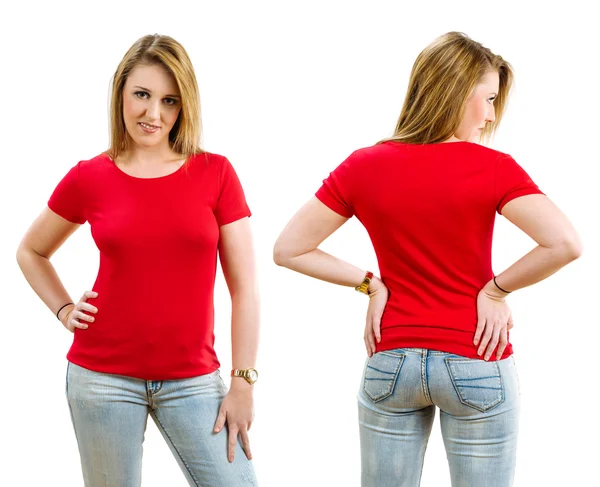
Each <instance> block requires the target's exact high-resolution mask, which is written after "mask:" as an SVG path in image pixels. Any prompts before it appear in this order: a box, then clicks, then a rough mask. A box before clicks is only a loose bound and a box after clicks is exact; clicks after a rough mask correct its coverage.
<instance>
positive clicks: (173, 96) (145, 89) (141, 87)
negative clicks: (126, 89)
mask: <svg viewBox="0 0 600 487" xmlns="http://www.w3.org/2000/svg"><path fill="white" fill-rule="evenodd" d="M134 88H139V89H141V90H144V91H147V92H148V93H152V90H150V89H148V88H144V87H143V86H134ZM165 96H168V97H171V98H181V97H180V96H179V95H165Z"/></svg>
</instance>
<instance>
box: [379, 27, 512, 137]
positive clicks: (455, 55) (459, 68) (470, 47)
mask: <svg viewBox="0 0 600 487" xmlns="http://www.w3.org/2000/svg"><path fill="white" fill-rule="evenodd" d="M488 71H496V72H498V75H499V78H500V88H499V90H498V96H497V97H496V99H495V100H494V108H495V112H496V120H495V121H494V122H490V123H488V124H486V126H485V129H484V130H483V132H482V137H481V138H482V139H483V140H487V139H489V138H490V136H491V135H492V134H493V133H494V132H495V131H496V129H497V128H498V125H499V124H500V121H501V120H502V115H503V113H504V109H505V107H506V101H507V99H508V93H509V91H510V88H511V85H512V82H513V72H512V68H511V66H510V64H509V63H508V62H506V61H505V60H504V59H502V57H501V56H498V55H497V54H494V53H493V52H492V51H490V50H489V49H488V48H486V47H484V46H482V45H481V44H480V43H479V42H475V41H474V40H472V39H471V38H469V37H468V36H467V35H466V34H463V33H461V32H448V33H447V34H444V35H442V36H440V37H438V38H437V39H436V40H435V41H433V42H432V43H431V44H430V45H429V46H427V47H426V48H425V49H424V50H423V51H422V52H421V53H420V54H419V55H418V56H417V59H416V61H415V64H414V65H413V68H412V72H411V74H410V81H409V83H408V89H407V93H406V98H405V100H404V106H403V107H402V111H401V113H400V117H399V118H398V123H397V124H396V129H395V130H394V134H393V135H392V136H391V137H389V138H387V139H384V140H382V141H381V142H386V141H397V142H405V143H411V144H434V143H438V142H443V141H444V140H447V139H449V138H450V137H452V135H454V132H456V130H457V129H458V127H459V125H460V122H461V120H462V118H463V115H464V110H465V103H466V101H467V99H468V98H469V95H470V94H471V92H472V91H473V89H474V88H475V87H476V86H477V84H478V83H480V82H481V81H482V80H483V78H484V76H485V74H486V73H487V72H488Z"/></svg>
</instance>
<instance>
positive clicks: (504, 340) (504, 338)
mask: <svg viewBox="0 0 600 487" xmlns="http://www.w3.org/2000/svg"><path fill="white" fill-rule="evenodd" d="M506 345H508V330H507V328H502V330H500V342H499V343H498V350H497V351H496V360H500V359H501V358H502V354H503V353H504V349H505V348H506Z"/></svg>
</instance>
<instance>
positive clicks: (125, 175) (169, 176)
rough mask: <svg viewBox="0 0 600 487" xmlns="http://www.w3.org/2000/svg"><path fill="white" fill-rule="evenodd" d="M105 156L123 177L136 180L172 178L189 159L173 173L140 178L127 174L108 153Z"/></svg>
mask: <svg viewBox="0 0 600 487" xmlns="http://www.w3.org/2000/svg"><path fill="white" fill-rule="evenodd" d="M103 156H104V157H105V158H106V159H107V160H108V162H109V164H110V165H111V166H113V167H114V168H115V170H116V171H117V172H119V173H120V174H122V175H123V177H126V178H128V179H133V180H136V181H159V180H163V179H167V178H171V177H173V176H176V175H177V174H179V173H180V172H181V171H182V170H183V167H184V166H185V165H186V164H187V163H188V161H187V160H186V161H185V162H184V163H183V164H182V165H181V166H179V167H178V168H177V169H176V170H175V171H173V172H172V173H169V174H165V175H164V176H157V177H154V178H140V177H137V176H132V175H131V174H127V173H126V172H125V171H123V170H122V169H121V168H120V167H119V166H117V163H116V162H115V161H114V160H113V158H112V157H110V156H109V155H108V154H107V153H103Z"/></svg>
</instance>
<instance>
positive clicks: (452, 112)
mask: <svg viewBox="0 0 600 487" xmlns="http://www.w3.org/2000/svg"><path fill="white" fill-rule="evenodd" d="M512 77H513V74H512V70H511V68H510V65H509V64H508V63H507V62H506V61H504V60H503V59H502V58H501V57H500V56H498V55H495V54H493V53H492V52H491V51H490V50H489V49H487V48H485V47H483V46H482V45H481V44H480V43H478V42H475V41H473V40H472V39H470V38H469V37H467V36H466V35H464V34H461V33H456V32H451V33H448V34H445V35H443V36H441V37H439V38H438V39H436V40H435V41H434V42H433V43H432V44H431V45H429V46H428V47H427V48H426V49H425V50H424V51H423V52H421V54H419V56H418V57H417V60H416V62H415V64H414V66H413V70H412V73H411V78H410V81H409V86H408V92H407V95H406V100H405V102H404V106H403V108H402V112H401V114H400V118H399V120H398V123H397V125H396V130H395V132H394V134H393V136H392V137H390V138H389V139H387V140H384V141H382V142H380V143H378V144H376V145H374V146H372V147H367V148H363V149H359V150H357V151H355V152H354V153H353V154H351V155H350V157H348V158H347V159H346V160H345V161H344V162H342V164H340V165H339V166H338V167H337V168H336V169H335V170H334V171H333V172H332V173H331V174H330V175H329V177H328V178H327V179H326V180H325V181H324V182H323V185H322V186H321V188H320V189H319V190H318V191H317V193H316V197H315V198H312V199H311V200H310V201H309V202H308V203H306V205H305V206H304V207H302V208H301V209H300V211H299V212H298V213H297V214H296V215H295V216H294V217H293V218H292V220H291V221H290V222H289V224H288V225H287V226H286V228H285V229H284V230H283V232H282V234H281V236H280V237H279V239H278V240H277V243H276V244H275V249H274V259H275V262H276V263H277V264H279V265H283V266H286V267H288V268H290V269H292V270H295V271H297V272H301V273H303V274H306V275H309V276H312V277H315V278H317V279H322V280H325V281H329V282H332V283H335V284H340V285H343V286H351V287H355V288H356V289H357V290H359V291H361V292H363V293H365V294H367V295H368V296H369V298H370V299H369V307H368V311H367V323H366V327H365V334H364V340H365V345H366V348H367V353H368V355H369V358H368V359H367V362H366V365H365V368H364V374H363V379H362V383H361V388H360V391H359V394H358V406H359V423H360V439H361V451H362V454H361V456H362V485H363V487H365V486H373V487H388V486H389V487H392V486H393V487H416V486H418V485H419V483H420V478H421V471H422V466H423V458H424V455H425V448H426V445H427V440H428V437H429V434H430V432H431V426H432V424H433V419H434V415H435V410H436V407H437V408H439V410H440V422H441V428H442V435H443V438H444V443H445V446H446V452H447V456H448V462H449V465H450V475H451V479H452V485H453V487H463V486H464V487H466V486H469V487H484V486H485V487H507V486H510V485H512V482H513V477H514V469H515V460H516V445H517V433H518V415H519V392H518V384H517V376H516V371H515V364H514V361H513V357H512V346H511V344H510V340H509V333H508V331H509V329H510V328H511V327H512V325H513V323H512V318H511V311H510V309H509V307H508V305H507V303H506V296H508V294H509V293H510V292H514V291H516V290H518V289H522V288H524V287H526V286H530V285H532V284H535V283H537V282H539V281H541V280H542V279H545V278H546V277H548V276H550V275H552V274H553V273H555V272H556V271H558V270H559V269H560V268H561V267H563V266H565V265H566V264H567V263H569V262H571V261H572V260H574V259H576V258H577V257H579V255H580V253H581V244H580V241H579V237H578V235H577V233H576V232H575V230H574V229H573V227H572V226H571V224H570V223H569V221H568V220H567V218H566V217H565V216H564V215H563V214H562V213H561V212H560V210H559V209H558V208H557V207H556V206H555V205H554V204H553V203H552V202H551V201H550V200H549V199H548V198H547V197H546V196H545V195H544V194H543V193H542V191H540V189H539V188H538V187H537V185H536V184H535V183H534V182H533V181H532V180H531V178H530V177H529V176H528V175H527V173H526V172H525V171H524V170H523V169H522V168H521V167H520V166H519V165H518V164H517V162H515V160H514V159H513V158H512V157H511V156H510V155H508V154H505V153H502V152H499V151H496V150H492V149H490V148H487V147H484V146H482V145H480V144H479V143H478V142H480V141H482V140H485V139H486V138H487V136H489V135H491V134H492V133H493V132H494V131H495V130H496V129H497V127H498V125H499V123H500V119H501V117H502V114H503V112H504V107H505V105H506V101H507V96H508V93H509V91H510V87H511V82H512ZM496 212H497V213H498V214H500V215H503V216H504V217H505V218H507V219H508V220H509V221H510V222H512V223H513V224H515V225H516V226H517V227H519V228H520V229H521V230H523V231H524V232H525V233H526V234H527V235H529V236H530V237H531V238H532V239H534V240H535V241H536V242H537V244H538V246H537V247H536V248H535V249H533V250H532V251H531V252H529V253H528V254H527V255H525V256H523V258H521V259H519V260H518V261H517V262H516V263H514V264H513V265H512V266H510V267H509V268H508V269H506V270H504V271H503V272H501V273H499V274H497V275H495V274H494V272H493V271H492V267H491V247H492V233H493V227H494V220H495V213H496ZM352 216H356V217H357V218H358V219H359V220H360V222H361V223H362V224H363V225H364V227H365V228H366V230H367V231H368V233H369V236H370V238H371V241H372V244H373V247H374V249H375V253H376V255H377V259H378V263H379V269H380V272H381V278H378V277H376V276H374V275H373V274H372V273H371V272H369V271H365V270H362V269H360V268H357V267H355V266H353V265H351V264H349V263H346V262H344V261H341V260H339V259H337V258H335V257H334V256H332V255H328V254H326V253H325V252H323V251H321V250H319V248H318V246H319V244H320V243H321V242H322V241H323V240H324V239H326V238H327V237H328V236H329V235H331V234H332V233H333V232H334V231H336V230H337V229H338V228H339V227H340V226H341V225H343V224H344V223H345V222H346V221H347V220H348V219H349V218H351V217H352Z"/></svg>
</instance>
